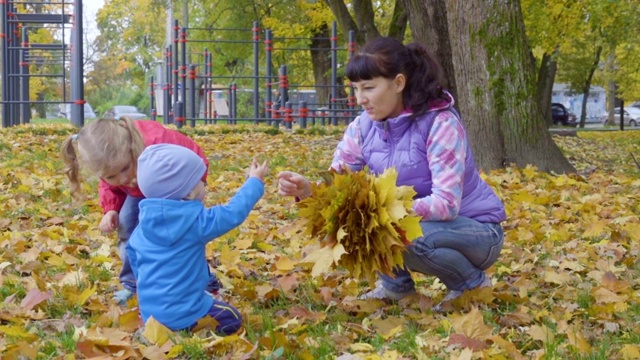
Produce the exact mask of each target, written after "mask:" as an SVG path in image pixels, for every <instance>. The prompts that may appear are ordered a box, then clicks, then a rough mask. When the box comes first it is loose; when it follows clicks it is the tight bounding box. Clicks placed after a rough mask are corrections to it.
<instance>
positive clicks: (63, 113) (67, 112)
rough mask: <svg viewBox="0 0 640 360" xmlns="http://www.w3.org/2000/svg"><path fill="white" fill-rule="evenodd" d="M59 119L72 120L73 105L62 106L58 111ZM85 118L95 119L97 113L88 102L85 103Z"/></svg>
mask: <svg viewBox="0 0 640 360" xmlns="http://www.w3.org/2000/svg"><path fill="white" fill-rule="evenodd" d="M58 117H60V118H66V119H69V120H71V104H60V109H59V110H58ZM84 118H85V119H95V118H96V113H95V112H94V111H93V108H91V105H89V103H88V102H86V103H84Z"/></svg>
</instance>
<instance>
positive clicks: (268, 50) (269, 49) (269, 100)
mask: <svg viewBox="0 0 640 360" xmlns="http://www.w3.org/2000/svg"><path fill="white" fill-rule="evenodd" d="M264 36H265V39H264V44H265V45H266V46H265V57H266V77H265V78H266V79H267V93H266V97H265V102H264V107H265V113H264V115H265V117H266V118H267V125H271V107H272V106H273V93H272V89H271V72H272V68H271V65H272V64H271V62H272V61H273V60H272V58H271V56H272V53H273V34H272V33H271V30H268V29H267V30H266V31H265V34H264Z"/></svg>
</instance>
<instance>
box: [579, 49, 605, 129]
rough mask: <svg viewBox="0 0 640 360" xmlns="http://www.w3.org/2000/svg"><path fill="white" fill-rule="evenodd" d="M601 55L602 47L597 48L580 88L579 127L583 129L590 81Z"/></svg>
mask: <svg viewBox="0 0 640 360" xmlns="http://www.w3.org/2000/svg"><path fill="white" fill-rule="evenodd" d="M601 55H602V46H598V47H597V48H596V53H595V56H594V59H593V63H591V68H589V74H588V76H587V79H586V81H585V83H584V86H583V87H582V114H581V115H580V127H581V128H583V127H584V124H585V122H586V119H587V101H588V100H589V92H590V91H591V81H592V79H593V74H594V73H595V72H596V69H597V68H598V64H600V56H601Z"/></svg>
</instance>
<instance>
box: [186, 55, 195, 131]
mask: <svg viewBox="0 0 640 360" xmlns="http://www.w3.org/2000/svg"><path fill="white" fill-rule="evenodd" d="M189 99H190V100H191V101H189V103H188V104H189V115H188V117H189V118H190V119H191V127H195V126H196V66H195V65H193V64H189Z"/></svg>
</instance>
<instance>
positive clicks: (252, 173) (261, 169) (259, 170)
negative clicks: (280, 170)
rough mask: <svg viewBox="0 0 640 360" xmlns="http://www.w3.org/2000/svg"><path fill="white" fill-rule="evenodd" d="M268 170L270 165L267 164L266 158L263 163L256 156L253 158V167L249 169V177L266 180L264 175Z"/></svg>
mask: <svg viewBox="0 0 640 360" xmlns="http://www.w3.org/2000/svg"><path fill="white" fill-rule="evenodd" d="M268 170H269V166H268V165H267V161H266V160H265V161H264V162H263V163H262V164H259V163H258V160H256V158H253V162H252V163H251V168H250V169H249V177H255V178H258V179H260V181H262V182H264V177H265V175H267V171H268Z"/></svg>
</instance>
